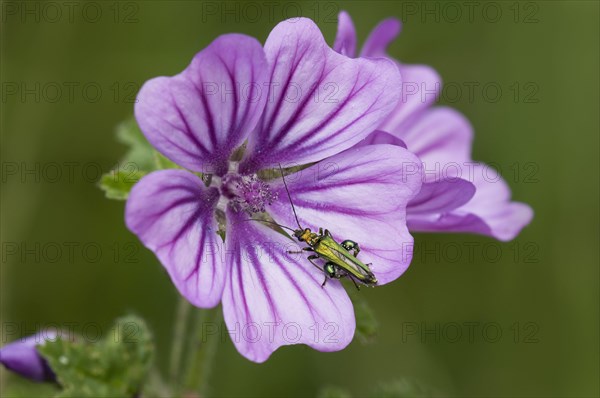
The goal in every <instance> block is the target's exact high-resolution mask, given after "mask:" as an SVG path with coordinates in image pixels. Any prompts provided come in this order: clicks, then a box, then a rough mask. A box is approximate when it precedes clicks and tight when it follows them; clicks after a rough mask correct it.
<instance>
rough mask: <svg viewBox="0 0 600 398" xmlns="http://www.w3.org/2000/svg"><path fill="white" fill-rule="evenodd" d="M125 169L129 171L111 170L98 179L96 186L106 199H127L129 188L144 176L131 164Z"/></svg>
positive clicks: (121, 169)
mask: <svg viewBox="0 0 600 398" xmlns="http://www.w3.org/2000/svg"><path fill="white" fill-rule="evenodd" d="M125 167H131V169H130V170H125V169H123V168H120V169H118V170H111V171H110V172H108V173H106V174H104V175H103V176H102V177H101V178H100V182H99V183H98V185H99V186H100V189H102V190H103V191H104V193H105V195H106V197H107V198H108V199H117V200H125V199H127V197H128V196H129V191H131V188H133V186H134V185H135V184H136V183H137V182H138V181H139V180H140V178H142V177H143V176H144V175H146V173H145V172H143V171H140V170H136V169H135V166H134V164H133V163H129V164H127V165H125Z"/></svg>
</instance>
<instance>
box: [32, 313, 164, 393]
mask: <svg viewBox="0 0 600 398" xmlns="http://www.w3.org/2000/svg"><path fill="white" fill-rule="evenodd" d="M37 348H38V351H39V353H40V354H41V355H42V356H43V357H44V358H45V359H46V360H47V361H48V364H49V365H50V367H51V368H52V370H53V371H54V373H55V374H56V378H57V381H58V383H59V384H60V385H61V386H62V388H63V390H62V391H61V392H60V393H59V394H58V395H57V397H61V398H68V397H69V398H75V397H77V398H88V397H89V398H92V397H133V396H135V395H136V394H138V393H139V392H140V391H141V387H142V383H143V382H144V379H145V378H146V375H147V374H148V371H149V370H150V366H151V362H152V357H153V353H154V346H153V343H152V337H151V334H150V332H149V331H148V328H147V327H146V324H145V323H144V321H143V320H142V319H140V318H138V317H134V316H128V317H123V318H120V319H118V320H117V321H116V322H115V325H114V326H113V329H112V330H111V333H110V334H108V335H107V336H105V338H104V339H103V340H102V341H100V342H98V343H93V344H92V343H86V342H81V341H70V340H61V339H57V340H56V341H53V342H52V341H47V342H46V343H45V344H44V345H41V346H38V347H37Z"/></svg>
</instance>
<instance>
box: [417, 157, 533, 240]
mask: <svg viewBox="0 0 600 398" xmlns="http://www.w3.org/2000/svg"><path fill="white" fill-rule="evenodd" d="M490 170H491V169H490V168H489V166H486V165H484V164H481V163H480V164H475V165H474V166H473V172H472V173H470V174H471V180H472V182H473V185H474V186H475V188H476V191H475V195H474V196H473V198H471V200H469V201H468V202H467V203H465V204H464V205H462V206H460V207H458V208H456V209H454V210H452V211H450V212H441V213H436V212H431V213H430V214H429V215H426V214H423V213H421V214H413V213H412V212H411V210H410V208H409V210H408V225H409V228H410V230H411V231H412V230H414V231H425V232H427V231H448V232H472V233H477V234H483V235H488V236H491V237H494V238H496V239H499V240H502V241H509V240H512V239H514V238H515V237H516V236H517V235H518V234H519V232H520V231H521V229H523V228H524V227H525V226H526V225H528V224H529V223H530V222H531V220H532V218H533V210H532V209H531V207H529V206H528V205H526V204H524V203H520V202H511V201H510V188H509V187H508V185H507V184H506V182H505V181H504V180H503V179H502V178H501V177H500V176H499V175H498V174H497V173H496V172H495V171H490ZM426 185H427V184H426Z"/></svg>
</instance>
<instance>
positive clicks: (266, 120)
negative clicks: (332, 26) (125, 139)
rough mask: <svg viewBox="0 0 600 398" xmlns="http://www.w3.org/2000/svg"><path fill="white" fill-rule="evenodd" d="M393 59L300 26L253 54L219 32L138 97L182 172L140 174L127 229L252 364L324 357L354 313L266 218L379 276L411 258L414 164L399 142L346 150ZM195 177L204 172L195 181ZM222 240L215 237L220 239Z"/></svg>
mask: <svg viewBox="0 0 600 398" xmlns="http://www.w3.org/2000/svg"><path fill="white" fill-rule="evenodd" d="M400 92H401V79H400V73H399V72H398V69H397V67H396V66H395V65H394V63H393V62H391V61H389V60H387V59H384V58H381V59H351V58H348V57H346V56H343V55H340V54H338V53H337V52H335V51H333V50H332V49H331V48H329V47H328V45H327V44H326V42H325V40H324V39H323V36H322V34H321V32H320V31H319V29H318V28H317V26H316V25H315V24H314V23H313V22H312V21H310V20H308V19H303V18H300V19H294V20H290V21H284V22H282V23H280V24H279V25H277V26H276V27H275V28H274V29H273V31H272V32H271V34H270V35H269V37H268V39H267V41H266V43H265V45H264V48H263V47H262V46H261V45H260V43H259V42H257V41H256V40H255V39H253V38H251V37H248V36H244V35H238V34H230V35H224V36H221V37H219V38H217V39H216V40H215V41H214V42H212V43H211V44H210V45H209V46H208V47H207V48H206V49H204V50H203V51H201V52H200V53H198V54H197V55H196V56H195V57H194V59H193V60H192V62H191V64H190V65H189V66H188V67H187V68H186V69H185V70H184V71H183V72H181V73H180V74H178V75H176V76H173V77H159V78H155V79H152V80H150V81H148V82H147V83H146V84H145V85H144V86H143V87H142V89H141V90H140V93H139V95H138V101H137V103H136V106H135V116H136V119H137V121H138V123H139V125H140V127H141V129H142V131H143V133H144V134H145V135H146V137H147V138H148V140H149V141H150V142H151V143H152V145H153V146H154V147H155V148H156V149H157V150H158V151H160V152H161V153H162V154H164V155H165V156H167V157H168V158H169V159H171V160H172V161H174V162H175V163H177V164H179V165H180V166H182V167H184V168H186V169H188V170H189V171H187V170H164V171H157V172H153V173H151V174H149V175H147V176H146V177H144V178H143V179H142V180H140V182H139V183H138V184H136V185H135V186H134V188H133V189H132V191H131V193H130V196H129V199H128V201H127V205H126V222H127V225H128V227H129V228H130V229H131V231H133V232H134V233H135V234H137V235H138V237H139V238H140V240H141V241H142V242H143V243H144V245H145V246H146V247H148V248H149V249H150V250H152V251H153V252H154V253H155V254H156V256H157V257H158V258H159V260H160V261H161V263H162V264H163V265H164V267H165V268H166V270H167V272H168V273H169V275H170V277H171V279H172V281H173V283H174V284H175V286H176V287H177V289H178V290H179V291H180V292H181V294H182V295H183V296H185V297H186V298H187V299H188V300H189V301H190V302H191V303H192V304H194V305H196V306H198V307H213V306H216V305H217V304H218V303H219V302H221V303H222V306H223V312H224V318H225V322H226V324H227V328H228V329H229V330H230V334H231V337H232V340H233V342H234V344H235V346H236V347H237V349H238V350H239V351H240V353H242V354H243V355H244V356H246V357H247V358H249V359H251V360H253V361H256V362H262V361H265V360H266V359H267V358H268V357H269V356H270V355H271V353H272V352H273V351H274V350H276V349H277V348H278V347H280V346H282V345H288V344H307V345H309V346H311V347H313V348H315V349H318V350H321V351H336V350H340V349H342V348H344V347H345V346H346V345H348V344H349V343H350V341H351V340H352V337H353V335H354V330H355V319H354V312H353V308H352V304H351V302H350V299H349V297H348V295H347V294H346V292H345V290H344V289H343V287H342V285H341V283H340V282H339V281H337V280H330V281H328V282H327V284H326V285H325V286H324V287H321V283H322V282H323V280H324V277H325V274H324V272H323V271H322V270H319V269H317V268H315V267H314V266H313V265H312V264H311V263H310V262H309V261H308V260H307V259H306V255H304V254H303V255H298V254H289V253H287V252H288V251H290V250H297V249H298V248H299V246H298V242H297V241H295V240H292V238H291V237H290V236H287V235H284V234H282V233H280V232H278V231H277V230H276V229H275V228H274V227H273V226H272V225H268V224H265V223H261V222H258V221H252V220H249V218H250V217H252V218H258V217H265V213H262V211H263V210H264V211H266V214H268V216H269V217H270V218H272V220H274V222H276V223H279V224H282V225H286V226H289V227H294V228H295V227H297V224H296V222H295V219H294V216H293V212H292V208H291V205H290V202H289V200H288V197H287V193H286V192H285V190H284V185H283V181H282V179H281V176H280V174H279V169H278V165H279V164H280V163H281V164H282V166H283V167H284V168H285V167H291V166H302V167H297V168H295V169H294V170H296V172H295V173H293V174H290V175H288V176H287V177H286V180H287V183H288V186H289V191H290V195H291V198H292V200H293V202H294V204H295V206H296V210H297V213H298V218H299V221H300V224H301V225H302V226H303V227H308V228H311V229H313V231H314V230H318V228H319V227H323V228H328V229H329V230H330V232H331V233H332V235H333V237H334V238H335V239H336V240H337V241H338V242H341V241H342V240H344V239H352V240H354V241H356V242H358V243H359V244H360V246H361V249H362V251H361V252H360V257H359V258H360V259H361V260H362V261H363V262H364V263H372V264H373V265H372V268H371V269H372V271H373V272H374V274H375V275H376V277H377V279H378V280H379V283H380V284H384V283H388V282H390V281H392V280H394V279H396V278H398V277H399V276H400V275H401V274H402V273H403V272H404V271H405V270H406V268H407V267H408V265H409V263H410V260H411V257H412V250H411V248H412V241H413V240H412V237H411V236H410V234H409V232H408V229H407V227H406V217H405V207H406V205H407V204H408V202H409V201H410V200H411V199H412V198H413V197H414V196H415V195H416V194H417V193H418V191H419V189H420V186H421V171H420V162H419V160H418V159H417V158H416V157H415V156H414V155H413V154H411V153H410V152H408V151H407V150H406V149H404V148H402V147H401V146H397V145H389V144H381V145H370V146H363V147H354V146H355V145H356V144H357V143H358V142H359V141H361V140H363V139H365V138H366V137H367V136H368V135H369V134H370V133H371V132H372V131H373V130H374V129H375V128H376V127H377V126H378V125H379V124H380V122H381V120H384V119H385V118H387V116H388V115H389V114H390V112H391V111H392V110H393V109H394V107H395V106H396V103H397V102H398V100H399V96H400ZM193 172H202V173H203V178H201V177H199V176H198V175H196V174H194V173H193ZM223 235H224V236H225V240H224V241H223V239H222V236H223Z"/></svg>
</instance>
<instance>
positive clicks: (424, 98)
mask: <svg viewBox="0 0 600 398" xmlns="http://www.w3.org/2000/svg"><path fill="white" fill-rule="evenodd" d="M398 69H399V70H400V75H401V76H402V96H401V97H400V101H398V105H397V106H396V109H394V111H393V112H392V113H391V114H390V116H389V117H388V118H387V120H386V121H385V122H384V123H382V124H381V126H379V128H380V129H381V130H384V131H390V132H393V131H398V130H402V129H403V127H404V125H403V124H404V123H405V122H406V121H408V120H410V119H411V117H413V116H414V115H418V113H419V112H420V111H422V110H425V109H427V108H429V107H430V106H431V105H432V104H433V103H435V101H437V98H438V96H439V93H440V91H441V87H442V79H441V77H440V76H439V75H438V73H437V72H436V71H435V70H434V69H433V68H431V67H430V66H427V65H403V64H398ZM400 138H402V136H400Z"/></svg>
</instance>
